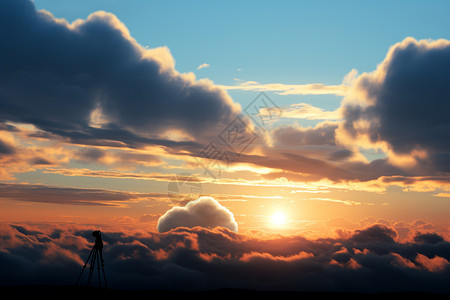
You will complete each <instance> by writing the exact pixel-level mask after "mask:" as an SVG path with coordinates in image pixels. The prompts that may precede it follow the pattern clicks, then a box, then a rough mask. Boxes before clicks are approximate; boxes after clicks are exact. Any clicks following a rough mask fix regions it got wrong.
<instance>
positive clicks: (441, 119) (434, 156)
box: [340, 38, 450, 172]
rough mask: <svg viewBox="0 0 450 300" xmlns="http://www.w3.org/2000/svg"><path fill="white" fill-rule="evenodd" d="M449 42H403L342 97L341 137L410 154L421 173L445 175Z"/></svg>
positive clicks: (449, 139)
mask: <svg viewBox="0 0 450 300" xmlns="http://www.w3.org/2000/svg"><path fill="white" fill-rule="evenodd" d="M449 77H450V42H449V41H447V40H437V41H428V40H422V41H416V40H415V39H413V38H406V39H405V40H403V41H402V42H400V43H397V44H395V45H394V46H392V47H391V48H390V50H389V52H388V54H387V55H386V58H385V59H384V61H383V62H382V63H381V64H380V65H379V66H378V68H377V70H375V71H374V72H372V73H364V74H362V75H360V76H359V77H358V78H357V79H356V81H355V85H354V90H353V91H352V92H351V93H350V94H349V95H347V96H346V99H345V100H344V105H343V107H342V112H343V116H344V122H343V123H342V125H341V128H340V130H341V131H340V133H341V135H343V134H346V135H348V136H350V137H351V138H353V139H354V140H358V139H360V138H361V137H366V138H367V139H368V140H369V141H370V142H371V143H373V144H375V143H380V142H381V143H386V144H387V145H388V147H390V148H391V150H392V151H393V152H394V153H396V154H411V153H413V152H414V151H416V154H417V153H420V151H422V152H423V151H425V152H426V153H427V154H428V155H427V156H426V157H425V158H424V156H423V155H422V156H420V155H416V156H417V159H418V160H419V161H420V160H421V159H422V160H423V161H422V162H421V163H422V165H421V168H422V169H424V172H432V171H440V172H449V171H450V118H449V117H448V111H450V102H449V101H448V99H449V97H450V86H449V84H448V78H449Z"/></svg>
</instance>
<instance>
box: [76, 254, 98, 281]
mask: <svg viewBox="0 0 450 300" xmlns="http://www.w3.org/2000/svg"><path fill="white" fill-rule="evenodd" d="M93 251H94V248H92V250H91V252H89V256H88V258H87V259H86V262H85V263H84V266H83V268H82V269H81V273H80V275H78V278H77V281H76V282H75V285H78V282H79V281H80V278H81V275H82V274H83V271H84V269H86V265H87V263H88V262H89V259H90V258H91V255H92V252H93Z"/></svg>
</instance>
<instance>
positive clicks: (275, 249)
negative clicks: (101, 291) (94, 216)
mask: <svg viewBox="0 0 450 300" xmlns="http://www.w3.org/2000/svg"><path fill="white" fill-rule="evenodd" d="M93 229H94V228H90V227H82V226H67V225H51V226H48V225H45V226H44V225H40V226H38V225H34V226H25V225H23V226H17V225H8V224H1V225H0V240H1V248H0V263H1V265H2V266H3V268H4V269H5V270H8V272H1V273H0V279H1V280H0V284H1V285H11V284H15V285H17V284H66V285H72V284H73V283H74V281H75V279H76V277H77V276H78V274H79V272H80V271H81V266H82V265H83V263H84V260H85V259H86V258H87V256H88V254H89V251H90V249H91V247H92V245H93V237H92V235H91V232H92V230H93ZM102 236H103V239H104V243H105V246H104V258H105V271H106V276H107V279H108V282H109V286H110V287H112V288H127V289H130V288H139V289H172V290H173V289H182V290H205V289H216V288H245V289H257V290H295V291H317V290H321V291H347V292H348V291H350V292H392V291H427V292H435V293H436V292H438V293H443V292H444V293H449V292H450V290H449V286H448V276H449V275H450V264H449V260H450V243H449V242H448V241H446V240H444V239H443V238H442V237H441V236H439V235H437V234H436V233H433V232H421V233H416V234H415V235H414V238H413V239H411V240H409V241H408V242H405V243H403V242H399V241H398V233H397V232H396V231H395V230H394V229H393V228H391V227H388V226H386V225H383V224H374V225H372V226H370V227H366V228H361V229H359V230H355V231H352V232H341V234H340V236H339V237H335V238H322V239H307V238H305V237H303V236H299V235H292V236H281V235H269V234H265V233H258V232H254V233H248V234H238V233H235V232H232V231H230V230H228V229H226V228H220V227H217V228H215V229H213V230H208V229H205V228H201V227H194V228H191V229H188V228H185V227H180V228H177V229H174V230H171V231H169V232H166V233H155V232H145V231H142V230H138V231H130V232H128V233H126V232H123V231H116V230H103V234H102ZM95 280H96V279H95V278H94V282H95ZM85 281H86V278H82V280H81V283H82V284H83V283H84V282H85Z"/></svg>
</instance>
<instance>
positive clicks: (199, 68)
mask: <svg viewBox="0 0 450 300" xmlns="http://www.w3.org/2000/svg"><path fill="white" fill-rule="evenodd" d="M210 66H211V65H210V64H207V63H203V64H201V65H200V66H198V67H197V70H201V69H206V68H209V67H210Z"/></svg>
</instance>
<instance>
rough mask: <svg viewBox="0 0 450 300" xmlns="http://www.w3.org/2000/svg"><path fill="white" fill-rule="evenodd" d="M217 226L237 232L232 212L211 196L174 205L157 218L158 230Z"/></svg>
mask: <svg viewBox="0 0 450 300" xmlns="http://www.w3.org/2000/svg"><path fill="white" fill-rule="evenodd" d="M195 226H202V227H206V228H214V227H217V226H221V227H225V228H228V229H229V230H231V231H235V232H237V230H238V225H237V223H236V221H235V219H234V216H233V214H232V213H231V212H230V211H229V210H228V209H227V208H226V207H224V206H222V205H221V204H220V203H219V202H217V201H216V200H215V199H213V198H211V197H206V196H205V197H200V198H198V199H197V200H194V201H190V202H189V203H188V204H186V206H184V207H179V206H175V207H173V208H171V209H170V210H168V211H167V212H166V213H165V214H164V215H163V216H162V217H161V218H160V219H159V220H158V231H159V232H166V231H169V230H171V229H174V228H177V227H195Z"/></svg>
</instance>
